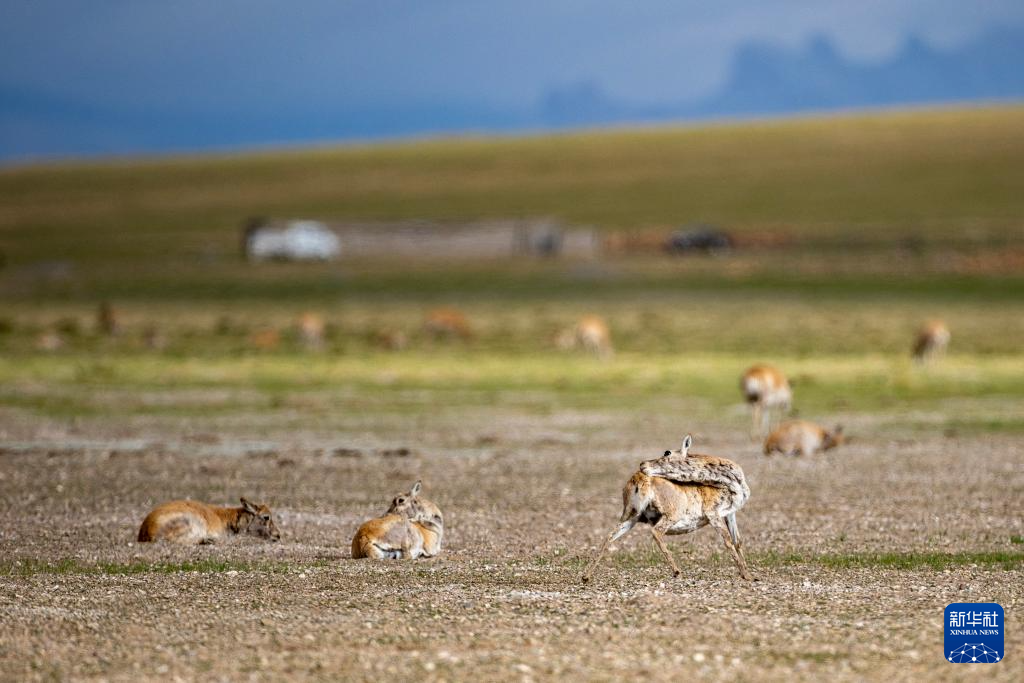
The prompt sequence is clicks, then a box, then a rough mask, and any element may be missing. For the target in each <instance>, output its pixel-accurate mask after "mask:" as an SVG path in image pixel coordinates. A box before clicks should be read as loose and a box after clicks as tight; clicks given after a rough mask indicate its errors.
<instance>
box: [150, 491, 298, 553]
mask: <svg viewBox="0 0 1024 683" xmlns="http://www.w3.org/2000/svg"><path fill="white" fill-rule="evenodd" d="M241 502H242V506H241V507H220V506H218V505H207V504H206V503H200V502H198V501H195V500H172V501H171V502H169V503H164V504H162V505H158V506H156V507H155V508H153V510H152V511H151V512H150V513H149V514H148V515H146V519H144V520H142V526H141V527H139V542H140V543H148V542H151V541H160V540H164V541H169V542H172V543H182V544H189V545H195V544H206V543H213V542H215V541H216V540H217V539H218V538H221V537H223V536H226V535H228V534H248V535H251V536H257V537H259V538H265V539H270V540H271V541H277V540H280V538H281V532H279V531H278V530H277V524H275V523H274V517H273V513H272V512H271V511H270V508H269V507H267V506H266V505H258V504H256V503H250V502H249V501H248V500H246V499H245V498H242V499H241Z"/></svg>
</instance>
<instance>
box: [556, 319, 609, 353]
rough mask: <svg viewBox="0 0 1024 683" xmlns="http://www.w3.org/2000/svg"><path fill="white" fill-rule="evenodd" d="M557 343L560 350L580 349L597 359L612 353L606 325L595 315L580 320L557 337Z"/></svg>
mask: <svg viewBox="0 0 1024 683" xmlns="http://www.w3.org/2000/svg"><path fill="white" fill-rule="evenodd" d="M557 343H558V347H559V348H561V349H562V350H565V351H568V350H571V349H575V348H581V349H583V350H585V351H588V352H590V353H593V354H594V355H595V356H597V357H598V358H609V357H611V355H612V354H613V353H614V349H613V347H612V334H611V331H610V330H609V329H608V323H606V322H605V320H604V318H602V317H601V316H597V315H585V316H583V317H582V318H580V320H579V322H577V323H576V326H575V327H573V328H572V329H571V330H565V331H564V332H562V333H561V334H560V335H558V339H557Z"/></svg>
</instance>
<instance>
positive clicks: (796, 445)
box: [764, 420, 845, 455]
mask: <svg viewBox="0 0 1024 683" xmlns="http://www.w3.org/2000/svg"><path fill="white" fill-rule="evenodd" d="M844 440H845V437H844V436H843V427H842V425H837V426H836V428H835V429H833V430H832V431H831V432H830V431H828V430H827V429H824V428H823V427H821V426H819V425H816V424H814V423H813V422H808V421H807V420H790V421H788V422H783V423H782V424H781V425H779V427H778V428H777V429H776V430H775V431H773V432H772V433H771V434H769V435H768V438H767V439H765V441H764V454H765V455H771V454H772V453H782V454H783V455H813V454H814V453H821V452H823V451H827V450H830V449H832V448H835V447H836V446H838V445H840V444H842V443H843V441H844Z"/></svg>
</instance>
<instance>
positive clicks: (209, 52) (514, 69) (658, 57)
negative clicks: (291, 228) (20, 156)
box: [0, 0, 1024, 141]
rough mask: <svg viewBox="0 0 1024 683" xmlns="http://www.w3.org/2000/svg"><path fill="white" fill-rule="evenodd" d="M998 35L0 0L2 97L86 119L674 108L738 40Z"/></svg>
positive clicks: (343, 5) (1006, 1) (331, 6)
mask: <svg viewBox="0 0 1024 683" xmlns="http://www.w3.org/2000/svg"><path fill="white" fill-rule="evenodd" d="M1006 25H1010V26H1017V27H1020V26H1024V2H1021V1H1020V0H993V1H984V0H972V1H970V2H963V0H960V1H948V2H947V1H934V0H931V1H926V0H916V1H910V2H883V1H878V0H866V1H860V2H849V1H848V0H845V1H835V0H823V1H819V2H792V1H787V0H782V1H763V0H762V1H755V0H744V1H733V2H729V1H720V2H708V1H707V0H701V1H699V2H694V1H689V0H673V1H667V0H644V1H641V2H628V1H623V0H620V1H618V2H612V1H608V0H594V1H585V0H561V1H554V0H548V1H541V0H519V1H518V2H509V3H486V2H469V1H466V0H449V1H447V2H429V1H423V0H417V1H416V2H396V1H393V0H373V1H367V2H344V1H341V2H339V1H333V2H331V1H322V0H314V1H307V2H271V1H267V0H216V1H214V2H211V1H210V0H173V1H172V2H166V1H165V2H144V1H142V0H92V1H87V0H63V1H60V2H57V1H54V0H13V1H12V0H7V2H5V3H4V10H3V21H0V87H3V88H7V89H12V88H13V89H17V90H18V91H19V92H21V91H28V92H32V93H37V94H40V95H45V96H52V97H54V98H58V99H59V100H60V101H67V102H74V103H76V104H80V105H85V106H95V107H99V108H100V109H101V110H102V111H117V110H130V111H133V112H140V111H142V112H146V111H153V112H162V113H167V112H173V113H178V114H181V115H183V116H187V115H190V114H203V115H222V116H231V115H236V114H237V115H239V116H240V117H241V118H244V115H245V112H251V111H260V112H264V113H265V114H266V115H268V116H273V114H274V112H275V111H279V110H296V109H302V110H316V109H318V108H319V109H322V110H324V111H344V110H355V109H358V110H363V111H365V110H375V111H385V112H386V111H388V109H389V108H397V107H408V106H409V105H410V104H414V105H424V106H432V105H443V106H447V105H448V104H450V103H471V104H474V105H476V106H486V107H495V108H512V109H515V108H527V107H531V106H534V105H535V104H536V103H537V102H538V101H539V100H540V99H541V98H542V97H543V96H544V94H545V92H547V91H548V90H550V89H551V88H554V87H560V86H565V85H571V84H574V83H579V82H591V83H595V84H597V85H598V86H600V88H601V89H602V90H603V91H604V92H605V93H607V94H608V95H610V96H611V97H614V98H616V99H618V100H622V101H627V102H633V103H638V104H644V103H657V102H664V101H676V102H679V101H689V100H697V99H699V98H701V97H705V96H708V95H710V94H712V93H713V92H714V91H715V89H716V88H717V87H720V86H721V84H722V83H723V81H724V80H725V78H726V76H727V73H728V69H729V65H730V60H731V58H732V56H733V54H734V52H735V51H736V49H737V47H739V46H740V45H742V44H744V43H748V42H750V41H754V40H756V41H760V42H765V43H772V44H777V45H780V46H790V47H795V46H797V45H800V44H803V43H805V42H806V41H807V40H809V38H810V37H811V36H813V35H819V34H820V35H824V36H827V37H828V38H830V39H831V40H832V41H833V42H834V43H835V45H836V46H837V47H838V49H839V51H840V52H841V54H842V55H843V56H844V57H846V58H849V59H855V60H860V61H867V62H870V61H876V60H883V59H885V58H886V57H887V56H888V55H891V54H893V53H894V52H895V51H897V50H898V49H899V47H900V45H901V44H903V42H904V41H905V40H906V38H907V36H908V35H910V34H913V35H917V36H920V37H922V38H924V39H925V40H926V41H927V42H928V43H930V44H932V45H935V46H938V47H943V46H955V45H957V44H959V43H963V42H965V41H968V40H971V39H974V38H976V37H977V36H978V35H979V34H981V33H982V32H983V31H985V30H986V29H990V28H992V27H997V26H1006ZM2 107H3V101H2V100H0V108H2ZM0 125H5V124H4V123H3V121H2V120H0ZM6 125H10V124H6ZM11 137H12V134H11V131H10V130H8V131H7V135H6V139H10V138H11ZM3 139H4V138H3V136H0V141H2V140H3Z"/></svg>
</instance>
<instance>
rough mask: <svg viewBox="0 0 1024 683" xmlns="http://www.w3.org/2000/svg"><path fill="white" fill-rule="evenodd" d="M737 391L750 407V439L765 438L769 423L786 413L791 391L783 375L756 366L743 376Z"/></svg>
mask: <svg viewBox="0 0 1024 683" xmlns="http://www.w3.org/2000/svg"><path fill="white" fill-rule="evenodd" d="M740 390H741V391H743V396H744V397H745V398H746V399H747V403H749V404H750V405H751V407H752V408H753V415H752V416H753V425H752V426H751V431H750V435H751V438H754V439H756V438H757V437H759V436H764V435H765V434H767V433H768V432H769V431H770V429H771V425H772V422H774V421H777V419H778V418H779V417H781V415H782V414H784V413H787V412H789V407H790V404H791V403H792V402H793V391H792V389H790V387H789V380H787V379H786V376H785V375H783V374H782V373H781V372H779V371H778V370H777V369H775V368H773V367H771V366H770V365H755V366H753V367H752V368H750V369H749V370H747V371H746V372H744V373H743V377H742V379H741V380H740Z"/></svg>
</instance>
